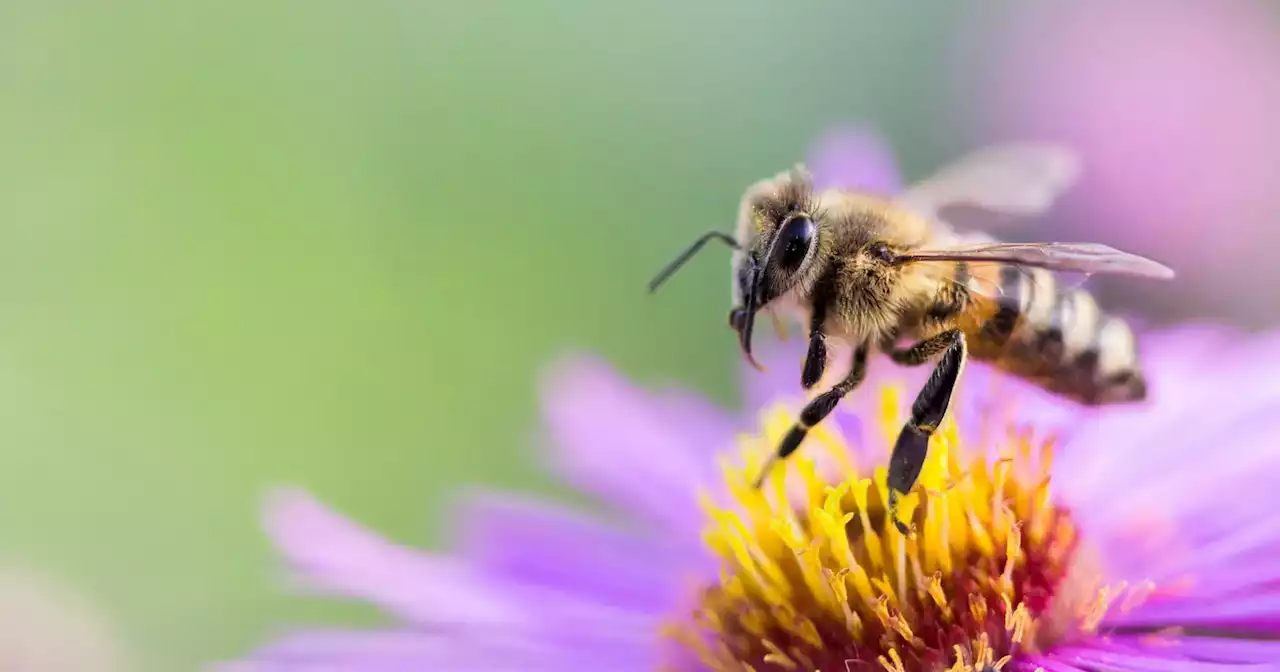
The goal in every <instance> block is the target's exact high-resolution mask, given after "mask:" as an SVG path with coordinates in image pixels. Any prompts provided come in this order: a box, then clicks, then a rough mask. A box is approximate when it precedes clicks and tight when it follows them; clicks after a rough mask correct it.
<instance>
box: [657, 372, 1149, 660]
mask: <svg viewBox="0 0 1280 672" xmlns="http://www.w3.org/2000/svg"><path fill="white" fill-rule="evenodd" d="M901 399H902V395H901V394H900V393H899V391H898V390H896V389H894V388H887V389H885V391H884V394H883V395H882V400H881V405H880V420H881V422H882V424H883V427H882V429H883V431H884V436H885V437H887V440H886V441H885V442H877V443H876V444H875V445H874V446H861V447H859V449H858V450H856V451H855V450H853V449H851V448H850V447H849V446H848V444H847V443H846V442H845V440H844V438H843V437H842V436H841V434H840V432H839V430H838V427H836V426H834V423H827V424H829V425H832V426H826V425H824V426H821V427H819V428H815V430H814V432H812V433H811V437H813V438H814V439H816V440H806V442H805V445H803V446H802V447H801V450H800V451H798V452H797V453H796V454H795V455H793V456H792V457H791V458H790V459H789V460H787V461H784V462H780V463H778V464H776V465H774V468H773V470H772V473H771V474H770V476H769V479H768V482H767V484H766V485H765V487H764V488H761V489H757V488H754V487H751V483H752V479H753V478H754V475H755V473H757V472H756V470H757V469H758V468H759V467H760V466H761V465H763V464H764V462H765V458H766V456H767V455H768V454H769V452H770V451H771V450H772V447H773V446H776V445H778V443H779V442H780V441H781V440H782V437H783V436H784V434H785V433H786V432H787V431H789V429H790V427H791V424H792V422H793V421H794V414H793V413H792V412H790V411H788V410H787V408H786V407H784V406H781V405H779V406H777V407H775V408H772V409H770V410H769V411H768V412H767V413H766V414H765V416H764V417H765V420H764V423H763V433H762V436H759V437H751V438H748V439H746V440H745V441H744V445H745V447H746V452H745V454H744V459H743V460H741V462H739V463H737V464H734V463H731V462H727V461H726V462H724V463H722V468H723V471H724V482H725V485H726V491H727V492H728V493H729V494H730V495H731V499H730V502H729V503H728V504H727V505H718V504H716V503H715V502H716V500H715V499H713V498H711V497H703V498H702V499H701V500H700V501H701V504H702V507H703V510H704V511H705V512H706V515H707V519H708V521H709V526H708V529H707V530H706V533H705V540H706V544H707V547H708V548H709V549H710V550H711V551H712V552H714V553H715V554H716V556H717V557H718V558H719V559H720V561H721V564H722V570H723V576H722V577H721V580H720V581H719V582H718V583H717V584H715V585H712V586H710V587H708V588H706V589H705V590H704V591H703V594H702V596H701V606H700V607H699V609H698V617H697V618H696V619H695V623H696V624H697V627H698V628H699V629H700V630H701V631H702V632H703V633H705V634H706V635H707V636H710V637H713V638H715V639H716V644H715V645H714V646H712V647H709V646H707V645H705V644H702V645H691V646H692V648H693V649H694V652H695V653H697V655H698V656H699V659H701V660H703V661H704V662H706V661H708V660H712V661H715V662H714V664H712V663H707V664H708V666H709V667H711V668H712V669H716V670H730V669H737V670H742V669H760V668H763V667H768V666H770V665H772V666H774V667H780V668H785V669H787V670H809V669H824V670H825V669H840V667H841V666H842V661H862V662H863V663H871V662H875V663H878V664H879V666H880V667H882V668H884V669H885V670H886V671H887V672H906V670H907V669H908V668H910V669H913V670H914V669H918V668H919V667H920V666H921V664H922V661H932V662H929V663H928V665H929V666H934V665H937V666H938V667H933V668H932V669H948V667H949V668H950V669H953V670H964V671H965V672H974V671H978V672H980V671H981V670H983V669H985V668H988V667H994V668H995V669H997V670H998V669H1001V668H1003V667H1004V666H1005V665H1006V664H1007V663H1008V662H1009V660H1010V657H1009V654H1010V653H1011V651H1012V647H1018V649H1019V650H1021V651H1036V650H1039V649H1040V648H1042V647H1043V646H1044V645H1046V644H1048V643H1051V641H1052V640H1053V639H1054V638H1057V637H1061V636H1062V635H1063V634H1064V633H1067V632H1072V631H1076V632H1079V631H1085V632H1087V631H1092V630H1095V629H1096V628H1097V627H1098V626H1099V624H1100V622H1101V620H1102V618H1103V617H1104V615H1105V614H1106V613H1107V611H1108V609H1109V608H1110V607H1111V605H1112V604H1114V603H1116V602H1117V600H1118V598H1119V597H1120V596H1121V591H1122V590H1123V588H1124V587H1123V586H1120V587H1106V586H1101V585H1098V583H1097V581H1096V580H1088V581H1083V580H1073V581H1066V580H1065V579H1066V577H1068V576H1069V575H1073V572H1075V573H1079V571H1080V567H1079V566H1078V563H1076V562H1075V561H1074V559H1075V557H1076V549H1077V546H1078V545H1079V539H1078V538H1077V535H1076V528H1075V525H1074V523H1073V521H1072V520H1071V517H1070V515H1069V514H1067V512H1065V511H1062V510H1061V509H1059V508H1058V507H1057V505H1056V503H1055V501H1054V499H1053V498H1052V496H1051V494H1050V490H1049V473H1048V468H1049V465H1050V464H1052V444H1051V443H1049V442H1041V443H1038V444H1037V443H1035V442H1034V441H1033V439H1032V438H1031V435H1030V434H1028V433H1020V434H1013V433H1011V430H1004V429H992V428H986V429H985V430H984V434H986V435H987V436H988V437H990V438H999V437H1001V436H1003V437H1004V441H1005V443H1001V444H999V445H998V446H993V447H998V448H999V449H1000V450H1001V451H1002V453H1001V454H1004V455H1009V456H1011V457H1005V458H1001V459H999V460H995V461H994V462H992V461H990V460H988V459H987V458H986V457H984V456H985V455H986V454H989V453H988V451H985V450H981V448H985V446H979V448H980V450H978V451H974V452H973V454H972V455H970V454H969V453H967V452H966V451H965V449H964V443H963V442H962V440H961V436H960V433H959V431H958V429H957V428H956V426H955V424H954V423H953V422H951V421H950V420H948V421H946V422H945V423H944V425H943V426H942V427H940V428H939V431H938V432H937V433H935V434H934V435H933V437H932V439H931V441H930V450H929V454H928V457H927V459H926V461H925V464H924V467H923V469H922V470H921V475H920V478H919V480H918V486H917V488H915V491H913V492H911V493H908V494H907V495H906V496H905V497H903V498H902V499H901V501H900V507H899V511H900V516H901V518H902V520H904V521H906V522H908V523H912V524H913V525H914V527H915V529H916V533H915V535H914V536H913V537H911V538H907V537H904V536H903V535H902V534H900V533H899V532H898V531H897V530H896V529H895V527H894V525H893V521H891V520H890V518H889V515H888V511H887V503H888V493H889V489H888V487H887V483H886V476H887V474H886V470H885V468H884V467H883V466H882V465H884V464H886V463H887V460H888V451H889V448H890V446H891V445H892V443H893V441H894V439H895V438H896V433H897V431H899V429H900V428H901V421H902V417H903V406H902V404H901ZM1001 432H1004V434H1002V433H1001ZM806 451H807V452H806ZM855 453H856V454H857V455H858V458H857V459H853V458H852V457H851V455H854V454H855ZM824 457H825V458H826V459H823V460H822V461H821V462H820V461H819V458H824ZM860 463H866V464H869V465H876V466H875V467H874V469H873V470H872V471H870V472H867V471H864V470H860V469H858V468H856V466H855V465H858V464H860ZM820 464H821V465H827V466H825V467H824V466H820ZM1095 578H1096V577H1095ZM1058 585H1062V586H1070V589H1071V590H1074V591H1085V592H1077V593H1073V594H1072V595H1069V596H1066V597H1069V598H1070V599H1062V600H1056V599H1055V601H1054V604H1059V603H1060V604H1062V605H1067V606H1064V607H1055V608H1053V609H1051V608H1050V605H1049V603H1048V598H1047V597H1046V596H1045V595H1044V592H1043V591H1044V589H1045V587H1046V586H1048V587H1050V588H1051V589H1052V588H1053V586H1058ZM1029 589H1031V590H1030V592H1029ZM1142 589H1143V591H1145V592H1143V593H1141V594H1140V595H1138V597H1137V598H1135V597H1134V595H1128V596H1127V597H1126V598H1125V599H1124V600H1123V601H1121V604H1122V605H1128V604H1129V603H1130V600H1132V599H1141V598H1142V597H1145V596H1146V595H1149V594H1150V592H1151V590H1152V588H1151V587H1149V586H1145V585H1144V586H1143V587H1142ZM1064 590H1065V588H1064ZM1070 605H1075V606H1070ZM957 633H960V634H957ZM963 633H968V634H967V635H964V634H963ZM699 639H700V638H699V637H687V636H686V637H681V641H689V640H699ZM939 646H941V647H942V648H938V647H939Z"/></svg>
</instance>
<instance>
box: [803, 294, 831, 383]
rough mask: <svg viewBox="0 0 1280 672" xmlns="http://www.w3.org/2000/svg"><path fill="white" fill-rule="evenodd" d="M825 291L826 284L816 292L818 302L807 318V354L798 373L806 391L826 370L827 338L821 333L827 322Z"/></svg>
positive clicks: (820, 378)
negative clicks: (823, 325) (824, 323)
mask: <svg viewBox="0 0 1280 672" xmlns="http://www.w3.org/2000/svg"><path fill="white" fill-rule="evenodd" d="M826 290H827V285H826V284H823V285H822V286H821V287H820V288H819V289H818V290H817V291H818V293H819V296H818V297H816V298H817V299H818V300H816V301H815V302H814V305H813V314H812V315H810V316H809V352H807V353H806V354H805V356H804V369H803V370H802V371H801V372H800V384H801V385H802V386H804V389H806V390H808V389H810V388H812V387H813V386H814V385H817V384H818V381H819V380H822V374H823V373H824V372H825V371H826V370H827V337H826V335H825V334H823V333H822V323H823V322H826V321H827V301H826V299H825V298H824V295H825V294H827V293H828V292H827V291H826Z"/></svg>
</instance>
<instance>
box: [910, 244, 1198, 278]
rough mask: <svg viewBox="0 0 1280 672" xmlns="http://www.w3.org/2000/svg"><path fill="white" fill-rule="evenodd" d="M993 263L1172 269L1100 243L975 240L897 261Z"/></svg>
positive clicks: (1152, 274) (1106, 270) (1082, 269)
mask: <svg viewBox="0 0 1280 672" xmlns="http://www.w3.org/2000/svg"><path fill="white" fill-rule="evenodd" d="M958 261H964V262H968V263H969V264H970V265H972V264H975V263H983V262H993V263H998V264H1012V265H1015V266H1025V267H1030V268H1043V269H1046V270H1050V271H1062V272H1071V273H1082V274H1086V275H1093V274H1113V275H1131V276H1137V277H1147V278H1157V279H1161V280H1168V279H1171V278H1173V276H1174V273H1173V270H1172V269H1170V268H1169V267H1167V266H1165V265H1164V264H1161V263H1159V262H1156V261H1152V260H1151V259H1148V258H1146V257H1142V256H1138V255H1136V254H1130V253H1128V252H1122V251H1120V250H1117V249H1115V248H1113V247H1109V246H1107V245H1102V244H1100V243H978V244H970V245H955V246H950V247H944V248H939V249H933V250H913V251H911V252H909V253H907V254H904V255H902V256H900V257H899V258H898V260H897V263H900V264H913V263H922V262H958Z"/></svg>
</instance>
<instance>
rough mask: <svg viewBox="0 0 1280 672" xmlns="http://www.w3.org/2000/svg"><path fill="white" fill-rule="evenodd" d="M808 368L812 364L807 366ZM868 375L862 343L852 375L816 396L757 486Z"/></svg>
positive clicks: (807, 405)
mask: <svg viewBox="0 0 1280 672" xmlns="http://www.w3.org/2000/svg"><path fill="white" fill-rule="evenodd" d="M806 368H808V367H807V366H806ZM866 376H867V346H866V345H865V344H864V345H860V346H858V349H857V350H855V351H854V353H853V363H852V365H851V366H850V369H849V375H847V376H845V378H844V380H842V381H840V382H839V383H836V385H835V386H834V387H832V388H831V389H829V390H827V391H826V392H823V393H822V394H820V395H818V396H816V397H814V398H813V400H812V401H810V402H809V403H808V404H806V405H805V407H804V409H803V410H802V411H800V419H799V420H797V421H796V424H794V425H792V426H791V431H789V432H787V435H786V436H785V437H783V439H782V443H781V444H779V445H778V450H777V452H775V453H774V454H773V455H770V456H769V459H768V461H766V462H765V464H764V468H762V469H761V470H760V476H759V477H758V478H756V481H755V487H757V488H758V487H760V486H761V485H764V479H765V477H766V476H768V475H769V470H770V469H771V468H772V467H773V465H774V463H776V462H778V461H780V460H785V459H786V458H787V457H788V456H790V455H791V453H794V452H796V449H797V448H799V447H800V443H801V442H802V441H804V437H805V435H807V434H808V433H809V430H810V429H812V428H813V427H814V426H815V425H817V424H818V423H820V422H822V421H823V420H825V419H826V417H827V416H828V415H831V411H833V410H835V407H836V404H838V403H840V400H841V399H843V398H844V395H846V394H849V393H850V392H852V391H853V389H854V388H856V387H857V386H858V385H859V384H861V383H862V379H863V378H866Z"/></svg>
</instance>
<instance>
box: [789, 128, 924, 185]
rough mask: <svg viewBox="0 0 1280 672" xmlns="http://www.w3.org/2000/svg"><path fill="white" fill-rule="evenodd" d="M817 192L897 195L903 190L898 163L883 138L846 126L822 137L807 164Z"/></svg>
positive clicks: (834, 129)
mask: <svg viewBox="0 0 1280 672" xmlns="http://www.w3.org/2000/svg"><path fill="white" fill-rule="evenodd" d="M805 167H806V168H808V169H809V172H810V173H811V174H812V175H813V184H814V187H815V188H816V189H818V190H824V189H833V188H845V189H859V190H863V191H871V192H875V193H880V194H895V193H897V192H898V191H900V190H901V189H902V178H901V176H900V175H899V172H898V161H897V159H896V158H895V157H894V154H893V150H892V149H891V148H890V147H889V145H888V143H886V142H885V140H884V138H882V137H881V136H880V135H877V134H876V133H874V132H872V131H871V130H870V129H868V128H865V127H862V126H856V125H844V126H836V127H834V128H831V129H830V130H828V131H827V132H826V133H824V134H823V135H822V136H820V137H819V138H818V140H817V142H816V143H814V145H813V147H812V148H810V151H809V156H808V158H807V159H806V161H805Z"/></svg>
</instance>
